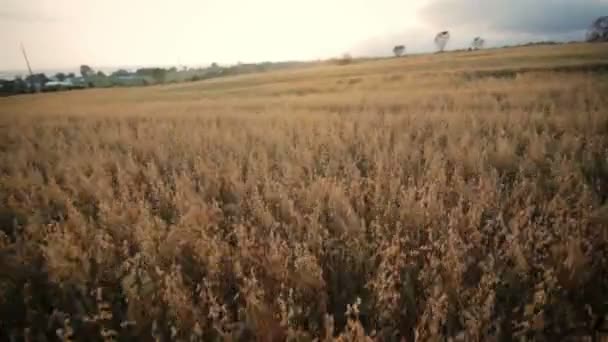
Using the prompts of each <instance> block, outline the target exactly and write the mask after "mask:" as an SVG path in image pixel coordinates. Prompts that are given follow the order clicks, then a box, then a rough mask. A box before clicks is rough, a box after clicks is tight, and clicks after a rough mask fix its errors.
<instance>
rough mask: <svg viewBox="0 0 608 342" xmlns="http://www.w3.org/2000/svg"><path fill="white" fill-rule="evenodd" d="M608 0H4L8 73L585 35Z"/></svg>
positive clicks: (607, 11)
mask: <svg viewBox="0 0 608 342" xmlns="http://www.w3.org/2000/svg"><path fill="white" fill-rule="evenodd" d="M601 15H608V0H483V1H476V0H373V1H372V0H306V1H304V0H300V1H295V0H257V1H248V0H172V1H167V0H163V1H160V0H104V1H99V0H0V70H12V69H24V68H25V65H24V62H23V57H22V56H21V52H20V50H19V44H20V42H23V44H24V45H25V47H26V49H27V51H28V54H29V57H30V60H31V63H32V67H33V68H34V69H36V68H38V69H52V68H56V69H60V68H72V69H73V68H77V67H78V66H79V65H80V64H83V63H86V64H90V65H92V66H94V67H95V66H98V67H99V66H117V65H178V64H182V65H205V64H208V63H211V62H218V63H226V64H229V63H235V62H237V61H242V62H259V61H267V60H270V61H279V60H310V59H318V58H328V57H334V56H338V55H341V54H342V53H345V52H349V53H351V54H353V55H355V56H361V55H386V54H390V52H391V49H392V47H393V46H394V45H397V44H405V45H406V46H407V50H408V52H424V51H431V50H432V49H433V44H432V39H433V37H434V35H435V33H436V32H438V31H443V30H450V32H451V34H452V40H451V41H450V43H449V44H448V49H450V48H460V47H465V46H467V45H468V44H469V43H470V41H471V40H472V39H473V37H474V36H476V35H482V36H484V38H486V40H487V41H488V44H489V45H504V44H510V43H521V42H526V41H531V40H545V39H555V40H573V39H582V38H583V37H584V31H585V30H586V28H587V27H588V26H589V25H590V24H591V22H592V21H593V19H595V18H596V17H599V16H601Z"/></svg>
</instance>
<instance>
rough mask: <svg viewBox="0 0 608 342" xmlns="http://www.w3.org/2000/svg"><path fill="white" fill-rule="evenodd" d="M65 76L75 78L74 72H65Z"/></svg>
mask: <svg viewBox="0 0 608 342" xmlns="http://www.w3.org/2000/svg"><path fill="white" fill-rule="evenodd" d="M67 77H68V78H75V77H76V74H75V73H73V72H70V73H69V74H67Z"/></svg>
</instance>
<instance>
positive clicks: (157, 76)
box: [135, 68, 177, 83]
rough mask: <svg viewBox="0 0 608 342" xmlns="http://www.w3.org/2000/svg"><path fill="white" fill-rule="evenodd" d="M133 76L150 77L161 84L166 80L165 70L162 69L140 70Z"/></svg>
mask: <svg viewBox="0 0 608 342" xmlns="http://www.w3.org/2000/svg"><path fill="white" fill-rule="evenodd" d="M175 70H176V71H177V69H175ZM135 74H137V75H139V76H149V77H152V78H153V79H154V80H155V81H156V82H157V83H163V82H165V81H166V79H167V70H166V69H163V68H141V69H137V71H135Z"/></svg>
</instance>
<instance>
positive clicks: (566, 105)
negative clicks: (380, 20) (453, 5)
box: [0, 44, 608, 341]
mask: <svg viewBox="0 0 608 342" xmlns="http://www.w3.org/2000/svg"><path fill="white" fill-rule="evenodd" d="M607 71H608V45H606V44H597V45H587V44H570V45H562V46H539V47H527V48H513V49H500V50H485V51H478V52H462V53H445V54H437V55H424V56H411V57H404V58H399V59H383V60H373V61H364V62H357V61H354V62H353V63H352V64H349V65H343V66H337V65H330V64H328V63H326V64H320V65H318V66H315V67H311V68H306V69H297V70H285V71H280V72H271V73H266V74H259V75H244V76H237V77H229V78H224V79H215V80H210V81H203V82H194V83H186V84H177V85H171V86H154V87H145V88H129V89H124V88H121V89H92V90H85V91H77V92H68V93H56V94H41V95H32V96H16V97H10V98H0V339H2V340H5V339H8V338H10V337H12V338H16V339H19V338H25V339H29V340H35V341H38V340H40V341H43V340H49V341H51V340H56V339H57V338H59V339H62V340H82V341H97V340H99V341H102V340H103V341H110V340H113V339H114V340H131V339H135V340H142V341H146V340H157V341H159V340H160V341H164V340H176V341H177V340H180V341H186V340H189V341H199V340H200V341H203V340H204V341H207V340H240V341H249V340H258V341H283V340H286V339H290V340H299V341H312V339H313V338H318V339H319V340H324V341H328V340H331V339H333V338H338V339H341V340H343V341H368V340H370V339H371V340H379V341H393V340H405V341H414V340H418V341H427V340H447V339H453V340H455V341H481V340H512V339H516V338H520V337H522V338H526V339H528V340H530V339H533V340H547V341H557V340H562V339H565V338H566V337H568V336H570V337H572V336H594V335H595V336H596V335H598V334H599V333H600V330H602V329H604V328H605V324H606V322H605V320H606V318H607V315H608V259H607V258H608V205H607V203H606V200H607V198H608V97H607V96H606V94H608V72H607Z"/></svg>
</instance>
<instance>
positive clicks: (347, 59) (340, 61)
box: [337, 53, 353, 65]
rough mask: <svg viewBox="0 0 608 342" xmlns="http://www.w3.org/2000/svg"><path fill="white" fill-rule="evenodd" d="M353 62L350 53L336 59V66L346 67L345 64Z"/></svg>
mask: <svg viewBox="0 0 608 342" xmlns="http://www.w3.org/2000/svg"><path fill="white" fill-rule="evenodd" d="M352 61H353V56H351V55H350V53H345V54H343V55H342V57H341V58H339V59H338V61H337V64H338V65H346V64H350V63H352Z"/></svg>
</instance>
